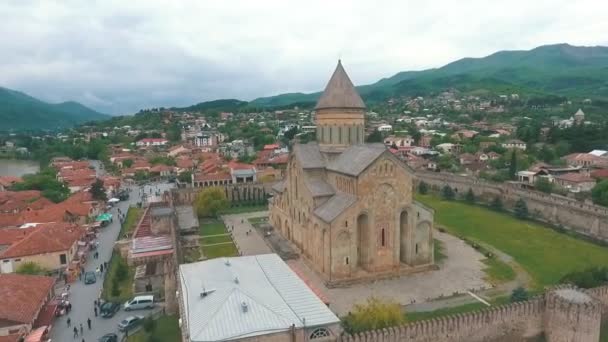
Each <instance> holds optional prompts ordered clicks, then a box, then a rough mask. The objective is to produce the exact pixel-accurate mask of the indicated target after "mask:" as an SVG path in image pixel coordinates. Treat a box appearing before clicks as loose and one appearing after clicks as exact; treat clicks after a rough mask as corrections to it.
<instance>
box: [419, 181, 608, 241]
mask: <svg viewBox="0 0 608 342" xmlns="http://www.w3.org/2000/svg"><path fill="white" fill-rule="evenodd" d="M420 181H424V182H425V183H427V184H429V186H430V188H431V189H433V190H434V191H439V190H440V189H441V188H442V187H443V186H445V185H446V184H447V185H449V186H450V187H452V188H453V189H454V191H455V192H456V193H457V195H464V194H465V193H466V192H467V191H468V190H469V189H472V190H473V193H474V194H475V196H476V197H477V198H478V199H480V200H482V201H485V202H488V203H489V202H491V201H492V200H493V199H494V198H495V197H497V196H499V197H500V198H501V200H502V202H503V204H504V206H505V208H506V209H511V208H513V206H514V204H515V202H516V201H517V200H518V199H520V198H522V199H524V200H525V201H526V204H527V205H528V210H529V211H530V214H531V216H532V217H534V218H535V219H538V220H541V221H545V222H547V223H550V224H552V225H556V226H562V227H564V228H565V229H571V230H573V231H576V232H578V233H580V234H583V235H586V236H589V237H592V238H594V239H597V240H602V241H607V242H608V208H606V207H602V206H597V205H593V204H588V203H584V202H581V201H578V200H575V199H572V198H568V197H564V196H559V195H551V194H545V193H542V192H539V191H533V190H526V189H522V188H520V187H519V186H518V185H517V184H512V183H502V184H501V183H493V182H488V181H484V180H481V179H478V178H474V177H468V176H459V175H454V174H448V173H438V172H420V171H419V172H416V183H419V182H420Z"/></svg>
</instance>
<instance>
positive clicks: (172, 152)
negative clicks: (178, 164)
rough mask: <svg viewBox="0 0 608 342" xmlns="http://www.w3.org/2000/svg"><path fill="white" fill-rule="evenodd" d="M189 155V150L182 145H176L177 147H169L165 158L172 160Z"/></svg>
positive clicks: (190, 151)
mask: <svg viewBox="0 0 608 342" xmlns="http://www.w3.org/2000/svg"><path fill="white" fill-rule="evenodd" d="M190 153H192V150H191V149H189V148H187V147H185V146H184V145H178V146H174V147H171V148H170V149H169V152H167V157H172V158H174V157H177V156H179V155H182V154H190Z"/></svg>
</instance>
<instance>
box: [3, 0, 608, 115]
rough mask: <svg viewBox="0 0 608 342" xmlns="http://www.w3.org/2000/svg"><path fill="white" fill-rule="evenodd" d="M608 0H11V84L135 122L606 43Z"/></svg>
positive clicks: (6, 39)
mask: <svg viewBox="0 0 608 342" xmlns="http://www.w3.org/2000/svg"><path fill="white" fill-rule="evenodd" d="M606 13H608V2H604V1H597V0H582V1H566V0H555V1H529V0H526V1H524V0H512V1H508V2H505V1H501V2H499V1H487V0H484V1H482V0H468V1H467V0H463V1H448V0H445V1H431V0H430V1H419V0H418V1H411V0H410V1H404V0H401V1H397V0H395V1H340V0H336V1H320V0H311V1H279V0H274V1H249V0H242V1H210V0H203V1H200V0H188V1H185V0H180V1H161V0H140V1H118V0H108V1H92V0H90V1H88V0H87V1H85V0H82V1H76V0H70V1H60V2H59V1H50V0H49V1H23V0H8V1H7V0H5V1H2V2H0V18H2V20H1V21H0V46H1V47H2V50H1V51H0V85H3V86H6V87H9V88H15V89H18V90H22V91H25V92H28V93H30V94H31V95H33V96H37V97H40V98H42V99H46V100H50V101H64V100H68V99H71V100H76V101H81V102H83V103H85V104H87V105H90V106H93V107H94V108H97V109H100V110H103V111H107V112H112V113H129V112H134V111H136V110H137V109H139V108H142V107H147V106H172V105H188V104H192V103H196V102H200V101H204V100H210V99H215V98H230V97H233V98H241V99H252V98H255V97H258V96H264V95H272V94H276V93H280V92H291V91H314V90H319V89H321V88H322V87H323V86H324V84H325V82H326V81H327V78H328V76H329V74H330V73H331V71H332V69H333V67H334V66H335V62H336V59H337V58H339V57H341V58H342V59H343V61H344V63H345V66H346V68H347V70H348V71H349V73H350V75H351V77H352V78H353V80H354V81H355V83H358V84H365V83H371V82H374V81H376V80H378V79H379V78H382V77H387V76H390V75H392V74H394V73H396V72H399V71H404V70H416V69H424V68H430V67H439V66H441V65H443V64H446V63H449V62H451V61H453V60H455V59H458V58H462V57H467V56H473V57H480V56H484V55H487V54H490V53H492V52H495V51H497V50H504V49H529V48H533V47H536V46H538V45H543V44H551V43H560V42H567V43H570V44H574V45H601V44H607V43H608V41H607V39H608V38H606V35H605V33H606V32H608V20H605V18H606Z"/></svg>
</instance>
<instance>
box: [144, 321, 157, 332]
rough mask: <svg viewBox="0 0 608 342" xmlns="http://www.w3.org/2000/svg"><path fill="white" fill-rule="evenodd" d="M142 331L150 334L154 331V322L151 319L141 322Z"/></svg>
mask: <svg viewBox="0 0 608 342" xmlns="http://www.w3.org/2000/svg"><path fill="white" fill-rule="evenodd" d="M143 327H144V330H145V331H146V332H148V333H151V332H153V331H154V329H156V321H155V320H154V319H152V318H151V317H148V318H146V319H144V321H143Z"/></svg>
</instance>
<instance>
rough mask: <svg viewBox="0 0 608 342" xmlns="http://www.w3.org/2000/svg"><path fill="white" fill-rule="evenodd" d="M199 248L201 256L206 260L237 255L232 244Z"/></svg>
mask: <svg viewBox="0 0 608 342" xmlns="http://www.w3.org/2000/svg"><path fill="white" fill-rule="evenodd" d="M201 248H202V249H203V254H204V255H205V257H206V258H207V259H213V258H220V257H229V256H237V255H238V254H239V252H238V250H237V249H236V246H235V245H234V243H227V244H224V245H215V246H209V247H201Z"/></svg>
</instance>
